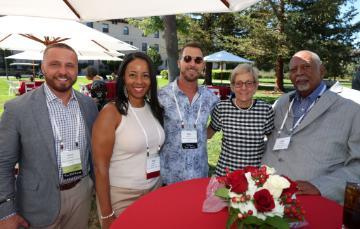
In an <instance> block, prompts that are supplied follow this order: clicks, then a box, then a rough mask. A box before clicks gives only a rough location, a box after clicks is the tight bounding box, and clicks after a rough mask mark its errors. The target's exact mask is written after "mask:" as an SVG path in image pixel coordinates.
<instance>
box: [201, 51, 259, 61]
mask: <svg viewBox="0 0 360 229" xmlns="http://www.w3.org/2000/svg"><path fill="white" fill-rule="evenodd" d="M204 60H205V62H222V63H223V62H232V63H252V61H250V60H247V59H245V58H242V57H240V56H236V55H234V54H232V53H229V52H226V51H220V52H216V53H213V54H211V55H208V56H205V57H204Z"/></svg>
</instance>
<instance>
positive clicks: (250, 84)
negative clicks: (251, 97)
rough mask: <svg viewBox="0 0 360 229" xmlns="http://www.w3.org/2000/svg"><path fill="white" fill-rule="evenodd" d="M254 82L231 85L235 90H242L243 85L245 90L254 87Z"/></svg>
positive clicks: (238, 82) (240, 82)
mask: <svg viewBox="0 0 360 229" xmlns="http://www.w3.org/2000/svg"><path fill="white" fill-rule="evenodd" d="M255 83H256V82H255V81H245V82H243V81H237V82H235V83H233V85H234V87H235V88H242V87H243V85H245V87H246V88H253V87H254V86H255Z"/></svg>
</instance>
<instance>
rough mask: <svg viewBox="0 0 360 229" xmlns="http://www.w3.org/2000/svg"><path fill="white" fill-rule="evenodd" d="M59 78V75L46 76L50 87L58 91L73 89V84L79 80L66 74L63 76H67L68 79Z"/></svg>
mask: <svg viewBox="0 0 360 229" xmlns="http://www.w3.org/2000/svg"><path fill="white" fill-rule="evenodd" d="M57 78H59V77H53V78H48V77H45V81H46V84H47V85H49V87H50V88H52V89H53V90H55V91H58V92H67V91H69V90H71V88H72V86H73V85H74V84H75V83H76V80H77V79H76V78H75V79H73V78H71V77H67V76H65V77H62V78H66V79H67V81H64V82H61V81H59V80H58V79H57Z"/></svg>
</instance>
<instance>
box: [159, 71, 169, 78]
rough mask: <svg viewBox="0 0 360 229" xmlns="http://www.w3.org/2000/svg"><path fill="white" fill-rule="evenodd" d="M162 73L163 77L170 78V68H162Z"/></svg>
mask: <svg viewBox="0 0 360 229" xmlns="http://www.w3.org/2000/svg"><path fill="white" fill-rule="evenodd" d="M160 75H161V78H163V79H168V78H169V72H168V70H161V72H160Z"/></svg>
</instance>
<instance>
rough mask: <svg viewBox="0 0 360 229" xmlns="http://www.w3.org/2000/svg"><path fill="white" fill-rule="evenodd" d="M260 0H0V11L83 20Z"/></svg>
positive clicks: (223, 7) (231, 7)
mask: <svg viewBox="0 0 360 229" xmlns="http://www.w3.org/2000/svg"><path fill="white" fill-rule="evenodd" d="M258 1H259V0H196V1H194V0H148V1H147V0H101V1H99V0H86V1H84V0H0V15H26V16H38V17H51V18H61V19H71V20H82V21H101V20H108V19H117V18H129V17H148V16H156V15H158V16H160V15H171V14H182V13H211V12H231V11H240V10H242V9H245V8H247V7H249V6H251V5H253V4H255V3H256V2H258Z"/></svg>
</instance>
